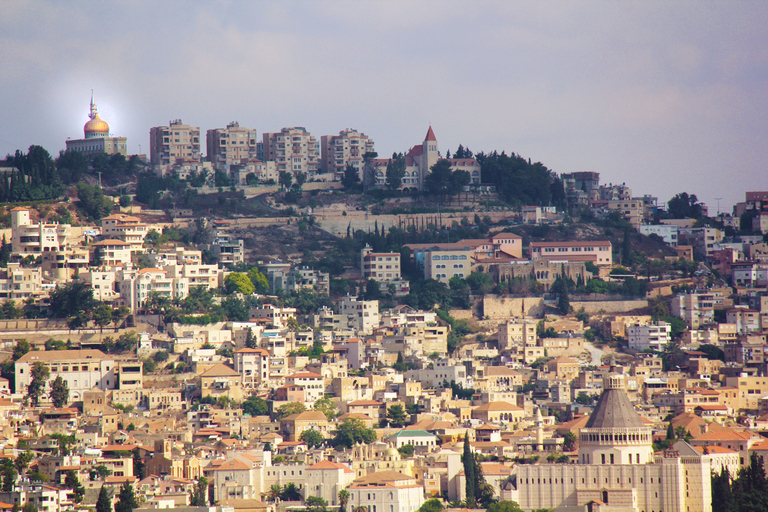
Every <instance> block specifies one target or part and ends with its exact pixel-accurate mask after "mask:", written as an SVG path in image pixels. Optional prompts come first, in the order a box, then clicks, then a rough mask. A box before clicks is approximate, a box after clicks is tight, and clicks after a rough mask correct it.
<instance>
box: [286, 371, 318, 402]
mask: <svg viewBox="0 0 768 512" xmlns="http://www.w3.org/2000/svg"><path fill="white" fill-rule="evenodd" d="M285 384H286V385H287V386H299V387H302V388H304V397H305V398H304V399H305V400H306V401H307V402H309V403H315V402H316V401H317V400H319V399H321V398H323V395H324V394H325V381H324V379H323V376H322V375H320V374H319V373H315V372H298V373H294V374H291V375H288V376H286V377H285Z"/></svg>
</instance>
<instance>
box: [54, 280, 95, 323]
mask: <svg viewBox="0 0 768 512" xmlns="http://www.w3.org/2000/svg"><path fill="white" fill-rule="evenodd" d="M50 304H51V313H53V316H54V318H69V317H71V316H75V315H77V314H78V313H80V312H83V311H89V310H91V309H93V308H94V307H95V305H96V301H95V300H94V299H93V290H92V289H91V287H90V286H88V285H86V284H85V283H83V282H81V281H72V282H70V283H69V284H67V285H66V286H62V287H59V288H56V289H55V290H54V291H52V292H51V294H50Z"/></svg>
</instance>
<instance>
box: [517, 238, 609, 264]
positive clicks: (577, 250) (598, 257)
mask: <svg viewBox="0 0 768 512" xmlns="http://www.w3.org/2000/svg"><path fill="white" fill-rule="evenodd" d="M611 247H612V246H611V242H610V241H608V240H595V241H591V242H581V241H579V242H531V243H530V245H529V257H530V258H531V259H534V258H544V259H547V260H556V261H567V262H580V261H583V262H586V261H591V262H592V263H594V264H595V265H598V266H601V265H612V264H613V254H612V251H611Z"/></svg>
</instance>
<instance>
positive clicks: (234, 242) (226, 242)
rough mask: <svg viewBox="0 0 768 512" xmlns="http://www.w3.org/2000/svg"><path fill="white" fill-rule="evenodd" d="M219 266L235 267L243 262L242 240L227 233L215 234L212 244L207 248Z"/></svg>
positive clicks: (243, 247)
mask: <svg viewBox="0 0 768 512" xmlns="http://www.w3.org/2000/svg"><path fill="white" fill-rule="evenodd" d="M208 248H209V250H210V251H211V252H213V254H214V255H215V256H216V259H217V261H218V262H219V264H220V265H237V264H238V263H243V262H244V261H245V245H244V243H243V240H242V239H240V238H235V237H234V236H232V235H230V234H228V233H216V237H215V238H214V239H213V243H212V244H210V245H209V246H208Z"/></svg>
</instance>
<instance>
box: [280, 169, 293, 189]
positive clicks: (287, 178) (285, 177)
mask: <svg viewBox="0 0 768 512" xmlns="http://www.w3.org/2000/svg"><path fill="white" fill-rule="evenodd" d="M277 181H278V183H280V186H281V187H283V188H284V189H285V190H288V189H290V188H291V184H292V183H293V176H292V175H291V173H289V172H285V171H280V176H279V177H278V179H277Z"/></svg>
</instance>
